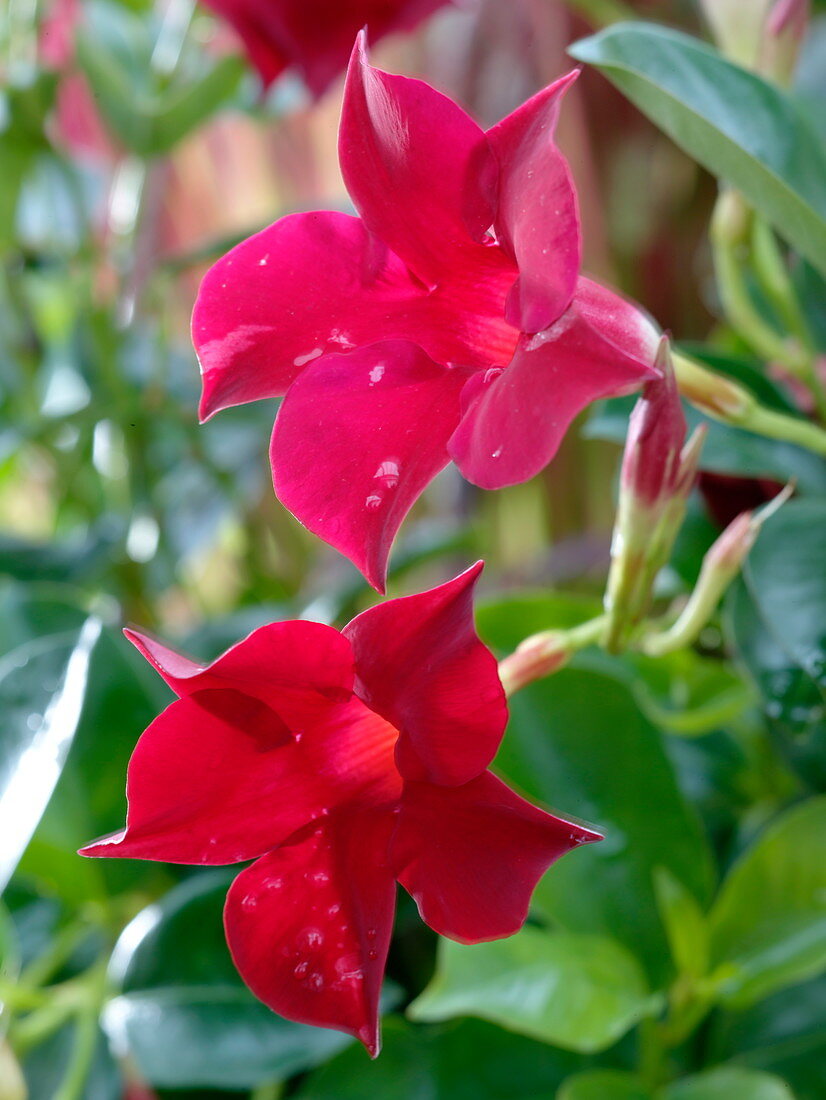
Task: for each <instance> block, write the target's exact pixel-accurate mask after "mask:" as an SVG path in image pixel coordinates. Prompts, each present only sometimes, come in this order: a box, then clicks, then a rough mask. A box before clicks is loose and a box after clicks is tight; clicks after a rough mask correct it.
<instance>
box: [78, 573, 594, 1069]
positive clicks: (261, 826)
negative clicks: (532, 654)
mask: <svg viewBox="0 0 826 1100" xmlns="http://www.w3.org/2000/svg"><path fill="white" fill-rule="evenodd" d="M480 570H481V563H479V564H477V565H476V566H474V567H473V568H472V569H469V570H468V571H467V572H466V573H463V574H462V575H461V576H459V577H456V578H455V579H454V580H452V581H449V582H448V583H447V584H444V585H442V586H441V587H439V588H434V589H432V590H431V591H429V592H424V593H422V594H420V595H416V596H408V597H406V598H404V599H397V600H389V601H388V602H387V603H385V604H382V605H380V606H378V607H374V608H372V609H370V610H369V611H365V612H364V613H363V614H362V615H359V616H358V617H357V618H356V619H354V620H353V621H352V622H351V623H350V624H349V625H348V626H346V627H345V628H344V630H343V631H342V632H341V633H339V632H338V631H336V630H334V629H333V628H332V627H328V626H323V625H321V624H319V623H312V622H303V621H302V622H286V623H272V624H271V625H269V626H265V627H261V628H260V629H259V630H256V631H255V632H254V633H253V634H251V635H250V636H249V637H248V638H246V639H245V640H244V641H243V642H239V644H238V645H236V646H234V647H233V648H232V649H230V650H229V651H228V652H227V653H225V654H224V655H223V656H222V657H219V658H218V660H216V661H214V662H213V663H212V664H211V665H209V666H207V667H202V666H200V665H196V664H193V663H192V662H190V661H188V660H186V659H185V658H183V657H181V656H179V655H178V654H177V653H173V652H172V651H171V650H168V649H166V648H165V647H164V646H162V645H161V644H160V643H158V642H155V641H152V640H150V639H148V638H145V637H143V636H142V635H140V634H136V633H133V632H128V636H129V637H130V639H131V640H132V641H133V642H134V644H135V645H136V646H137V647H138V648H139V649H140V650H141V652H142V653H143V654H144V655H145V656H146V657H147V658H148V660H150V661H151V662H152V664H153V665H154V666H155V667H156V668H157V669H158V671H159V672H160V673H161V675H162V676H163V677H164V679H165V680H166V682H167V683H168V684H169V685H170V687H172V688H173V690H174V691H175V692H176V693H177V694H178V696H179V697H180V698H179V699H178V700H177V701H176V702H174V703H172V705H171V706H170V707H168V708H167V710H165V711H164V712H163V714H161V715H160V717H159V718H156V719H155V721H154V722H153V723H152V725H151V726H149V728H148V729H147V730H146V732H145V733H144V734H143V736H142V737H141V738H140V740H139V742H138V744H137V747H136V748H135V752H134V754H133V756H132V760H131V762H130V765H129V774H128V779H127V795H128V799H129V811H128V814H127V823H126V828H125V829H124V830H123V831H122V832H120V833H117V834H115V835H113V836H111V837H108V838H105V839H103V840H101V841H98V842H97V843H94V844H91V845H89V847H87V848H85V849H83V854H84V855H94V856H131V857H136V858H138V859H158V860H165V861H167V862H171V863H208V864H221V863H234V862H238V861H240V860H248V859H255V860H256V862H255V863H253V864H252V866H250V867H248V868H246V869H245V870H243V871H242V872H241V873H240V875H239V876H238V878H237V879H236V880H235V882H234V883H233V885H232V887H231V888H230V891H229V895H228V897H227V904H226V910H225V925H226V933H227V940H228V942H229V946H230V950H231V951H232V955H233V958H234V959H235V962H236V965H237V966H238V970H239V971H240V973H241V976H242V977H243V978H244V980H245V981H246V982H247V984H248V985H249V986H250V988H251V989H252V990H253V992H254V993H255V994H256V995H257V996H258V997H260V998H261V1000H262V1001H264V1002H266V1004H268V1005H269V1006H270V1007H271V1008H273V1009H274V1010H275V1011H276V1012H279V1013H281V1014H282V1015H284V1016H287V1017H289V1018H290V1019H293V1020H298V1021H301V1022H304V1023H311V1024H317V1025H320V1026H324V1027H335V1028H339V1029H341V1030H342V1031H347V1032H350V1033H351V1034H353V1035H356V1036H357V1037H358V1038H359V1039H361V1041H362V1042H363V1043H364V1044H365V1045H366V1046H367V1048H368V1049H369V1050H370V1051H371V1053H373V1054H375V1053H376V1052H377V1051H378V1043H379V1039H378V1002H379V992H380V987H381V981H382V975H383V973H384V965H385V960H386V957H387V950H388V946H389V943H390V934H391V929H392V923H393V910H394V903H395V885H394V881H395V880H398V881H399V882H400V883H401V884H402V885H403V886H404V887H405V889H407V890H408V891H409V892H410V894H412V896H413V897H414V898H415V900H416V903H417V904H418V907H419V912H420V913H421V915H422V918H423V919H424V920H425V921H426V922H427V923H428V924H429V925H430V927H431V928H434V929H435V930H436V931H437V932H440V933H441V934H442V935H445V936H449V937H450V938H452V939H455V940H459V941H461V942H465V943H470V942H477V941H479V940H487V939H495V938H498V937H500V936H507V935H510V934H511V933H513V932H515V931H517V929H518V928H519V927H520V926H521V925H522V923H523V922H524V920H525V917H526V915H527V911H528V904H529V901H530V897H531V893H532V892H533V888H534V886H535V885H536V883H537V881H538V879H539V877H540V876H541V875H542V874H543V872H544V871H545V870H546V869H547V867H548V866H549V865H550V864H551V863H553V861H554V860H555V859H557V858H558V857H559V856H561V855H563V854H564V853H565V852H567V851H569V850H570V849H571V848H573V847H574V846H576V845H577V844H582V843H584V842H587V841H592V840H598V839H600V837H599V835H598V834H597V833H594V832H592V831H590V830H588V829H584V828H582V827H581V826H579V825H575V824H572V823H571V822H568V821H564V820H562V819H560V818H557V817H552V816H551V815H550V814H548V813H545V812H544V811H543V810H540V809H538V808H537V807H536V806H532V805H531V804H530V803H529V802H525V801H524V800H523V799H522V798H520V797H519V796H518V795H516V794H515V793H514V792H513V791H512V790H510V788H509V787H506V786H505V784H504V783H502V782H501V781H500V780H499V779H497V778H496V777H495V776H494V775H493V774H492V773H491V772H489V771H487V770H486V769H487V766H488V764H489V763H490V762H491V760H492V759H493V756H494V754H495V752H496V750H497V748H498V746H499V742H500V740H501V738H502V733H503V731H504V728H505V722H506V718H507V708H506V704H505V697H504V693H503V691H502V686H501V684H500V682H499V677H498V675H497V670H496V660H495V658H494V657H493V654H492V653H491V652H490V651H489V650H488V649H487V648H486V647H485V646H484V645H483V644H482V643H481V642H480V641H479V638H478V637H477V635H476V633H475V630H474V627H473V617H472V592H473V586H474V583H475V581H476V578H477V577H478V575H479V572H480Z"/></svg>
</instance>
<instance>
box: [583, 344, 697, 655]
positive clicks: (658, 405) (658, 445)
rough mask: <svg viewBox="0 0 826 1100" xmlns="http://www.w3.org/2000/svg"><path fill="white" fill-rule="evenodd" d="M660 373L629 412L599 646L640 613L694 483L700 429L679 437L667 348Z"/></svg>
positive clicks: (681, 425) (615, 642) (622, 638)
mask: <svg viewBox="0 0 826 1100" xmlns="http://www.w3.org/2000/svg"><path fill="white" fill-rule="evenodd" d="M657 365H658V366H659V368H660V370H661V371H662V377H661V378H659V379H657V380H656V381H653V382H649V383H647V385H646V386H645V388H644V389H643V392H642V396H641V397H640V399H639V401H638V402H637V404H636V406H635V408H634V411H633V412H632V414H631V420H630V423H629V426H628V437H627V439H626V442H625V452H624V455H623V461H622V475H621V481H620V499H619V507H618V509H617V520H616V524H615V527H614V538H613V542H612V546H611V570H610V573H609V576H608V585H607V588H606V592H605V609H606V611H607V612H608V626H607V629H606V633H605V644H606V646H607V647H608V648H609V649H611V650H614V651H616V650H619V649H621V648H622V647H623V645H624V644H625V643H626V642H627V640H628V637H629V635H630V633H631V631H632V630H633V628H634V626H636V624H637V623H639V621H640V620H641V619H642V617H643V616H644V615H645V613H646V611H647V610H648V605H649V603H650V599H651V590H652V588H653V585H654V580H655V578H656V575H657V573H658V572H659V571H660V569H661V568H662V566H663V565H665V563H666V562H667V561H668V558H669V556H670V554H671V549H672V547H673V545H674V540H675V538H676V537H677V532H678V531H679V529H680V525H681V523H682V521H683V516H684V514H685V505H686V501H687V499H688V496H689V494H690V493H691V490H692V488H693V486H694V481H695V478H696V474H697V466H698V463H699V459H700V450H701V448H702V445H703V440H704V438H705V429H704V428H701V429H698V430H697V431H696V432H695V433H694V434H693V435H692V436H691V438H690V439H689V440H688V442H686V441H685V435H686V428H687V426H686V420H685V416H684V414H683V408H682V404H681V402H680V395H679V392H678V390H677V381H676V378H675V377H674V368H673V365H672V362H671V355H670V351H669V346H668V339H667V338H666V337H663V339H662V341H661V342H660V347H659V350H658V353H657Z"/></svg>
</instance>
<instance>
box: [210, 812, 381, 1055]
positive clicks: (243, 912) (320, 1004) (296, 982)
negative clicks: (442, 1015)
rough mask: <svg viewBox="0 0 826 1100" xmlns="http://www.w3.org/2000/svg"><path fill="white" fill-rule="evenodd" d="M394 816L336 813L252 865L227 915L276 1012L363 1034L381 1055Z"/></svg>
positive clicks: (246, 964)
mask: <svg viewBox="0 0 826 1100" xmlns="http://www.w3.org/2000/svg"><path fill="white" fill-rule="evenodd" d="M392 827H393V815H392V813H389V812H387V811H384V812H381V811H376V812H374V813H367V814H360V815H353V814H348V815H347V816H346V818H345V817H342V819H341V821H338V820H336V819H335V818H332V817H331V818H330V819H329V820H328V821H327V822H326V823H325V824H324V825H323V826H321V827H318V828H316V829H314V830H311V831H308V832H305V833H304V834H303V835H302V836H300V837H297V838H295V840H294V841H292V842H291V843H288V844H284V845H282V846H281V847H280V848H279V849H278V850H277V851H274V852H271V853H270V854H269V855H266V856H264V857H263V858H262V859H260V860H258V862H257V863H254V864H253V865H252V867H248V868H247V869H246V870H245V871H242V872H241V874H240V875H239V876H238V878H237V879H236V880H235V882H234V883H233V885H232V887H231V888H230V891H229V895H228V897H227V904H226V909H225V911H224V924H225V927H226V933H227V942H228V943H229V947H230V951H231V952H232V957H233V959H234V960H235V965H236V966H237V967H238V970H239V972H240V974H241V977H242V978H243V979H244V981H245V982H246V983H247V985H248V986H249V987H250V989H251V990H252V991H253V993H254V994H255V995H256V996H257V997H259V998H260V999H261V1000H262V1001H264V1003H265V1004H267V1005H269V1006H270V1008H272V1009H273V1010H274V1011H275V1012H278V1013H279V1014H280V1015H282V1016H286V1017H287V1018H288V1019H290V1020H297V1021H299V1022H300V1023H305V1024H315V1025H316V1026H319V1027H334V1028H338V1029H339V1030H341V1031H346V1032H348V1033H349V1034H351V1035H355V1036H356V1038H358V1039H360V1040H361V1041H362V1042H363V1043H364V1045H365V1046H366V1047H367V1049H368V1051H369V1052H370V1054H371V1055H372V1056H373V1057H375V1056H376V1054H378V1050H379V1023H378V1011H379V994H380V991H381V982H382V976H383V974H384V965H385V960H386V958H387V950H388V947H389V945H390V935H391V931H392V925H393V910H394V906H395V884H394V882H393V875H392V872H391V871H390V868H389V866H388V863H387V851H388V844H389V836H390V832H391V829H392Z"/></svg>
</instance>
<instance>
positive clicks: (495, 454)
mask: <svg viewBox="0 0 826 1100" xmlns="http://www.w3.org/2000/svg"><path fill="white" fill-rule="evenodd" d="M501 454H502V448H501V447H497V448H496V450H495V451H493V452H492V453H491V456H490V457H491V458H499V457H500V455H501Z"/></svg>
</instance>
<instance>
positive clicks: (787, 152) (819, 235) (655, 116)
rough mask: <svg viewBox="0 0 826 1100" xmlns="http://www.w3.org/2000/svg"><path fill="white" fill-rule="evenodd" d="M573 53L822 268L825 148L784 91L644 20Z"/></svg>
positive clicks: (825, 255)
mask: <svg viewBox="0 0 826 1100" xmlns="http://www.w3.org/2000/svg"><path fill="white" fill-rule="evenodd" d="M570 53H571V54H572V55H573V56H574V57H575V58H576V59H577V60H578V61H584V62H586V63H588V64H591V65H596V66H597V68H599V69H600V70H601V71H602V72H603V73H604V75H605V76H606V77H607V78H608V79H609V80H610V81H612V83H614V84H616V85H617V87H618V88H619V89H620V91H622V92H623V93H624V94H625V95H626V96H627V97H628V98H629V99H630V100H631V101H632V103H634V104H635V105H636V106H637V107H638V108H639V109H640V110H641V111H642V112H643V113H644V114H646V115H647V116H648V117H649V118H650V119H651V120H652V121H653V122H654V123H656V124H657V125H658V126H659V127H660V128H661V129H662V130H664V131H665V133H666V134H668V135H669V137H671V138H672V139H673V140H674V141H675V142H676V143H677V145H679V146H680V147H681V148H682V149H684V150H685V151H686V152H687V153H688V154H689V156H691V157H693V158H694V159H695V160H696V161H698V162H699V163H700V164H702V165H703V167H705V168H707V169H708V170H709V171H710V172H712V173H713V174H714V175H715V176H717V177H719V178H720V179H723V180H725V181H726V182H727V183H730V184H731V185H732V186H734V187H736V188H737V189H738V190H740V191H742V193H743V194H744V195H745V196H746V198H747V199H748V201H749V202H750V203H751V204H752V205H753V206H754V207H755V209H757V210H758V211H760V213H762V214H763V215H765V217H766V218H767V219H768V220H769V221H770V222H771V223H772V224H773V225H774V226H775V227H776V229H777V230H778V232H779V233H781V234H782V235H783V236H784V237H785V238H786V240H788V242H789V243H790V244H791V245H792V246H793V247H794V248H795V249H797V251H798V252H800V253H801V255H803V256H805V257H806V258H807V259H808V260H809V261H810V262H811V263H812V264H814V266H815V267H817V268H818V269H819V270H820V271H826V153H824V150H823V146H822V144H821V142H820V141H819V139H818V137H817V135H816V133H815V132H814V130H813V129H812V128H811V126H810V124H809V122H808V120H807V118H806V117H805V116H804V115H803V113H802V112H801V111H800V110H799V109H798V107H797V106H796V104H795V103H794V101H793V100H792V99H791V98H790V97H789V96H788V95H787V94H786V93H785V92H783V91H782V90H781V89H780V88H779V87H777V86H776V85H774V84H770V83H768V82H767V81H765V80H763V79H762V78H761V77H759V76H757V75H755V74H754V73H750V72H747V71H746V70H745V69H741V68H739V67H738V66H737V65H734V64H732V63H731V62H729V61H726V60H724V59H723V58H722V57H721V56H720V54H719V53H718V52H717V51H716V50H714V49H713V48H712V47H710V46H707V45H705V44H704V43H703V42H700V41H698V40H697V39H695V38H691V37H689V36H688V35H685V34H682V33H680V32H679V31H675V30H671V29H670V28H668V27H660V26H655V25H653V24H648V23H620V24H615V25H614V26H612V27H609V28H608V29H607V30H604V31H602V32H601V33H600V34H597V35H594V36H592V37H591V38H586V39H583V40H582V41H580V42H577V43H576V44H575V45H574V46H573V47H572V48H571V50H570Z"/></svg>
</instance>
